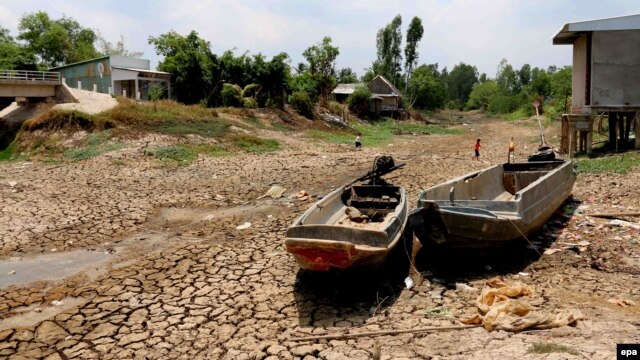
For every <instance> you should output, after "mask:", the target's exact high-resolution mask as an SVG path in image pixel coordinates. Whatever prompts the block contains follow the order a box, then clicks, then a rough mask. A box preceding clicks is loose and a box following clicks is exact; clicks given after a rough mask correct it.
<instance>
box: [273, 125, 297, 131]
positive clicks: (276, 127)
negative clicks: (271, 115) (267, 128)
mask: <svg viewBox="0 0 640 360" xmlns="http://www.w3.org/2000/svg"><path fill="white" fill-rule="evenodd" d="M271 126H272V127H273V129H274V130H277V131H280V132H291V131H293V129H292V128H291V127H289V126H287V125H285V124H281V123H272V124H271Z"/></svg>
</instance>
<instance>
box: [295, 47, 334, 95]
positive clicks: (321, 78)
mask: <svg viewBox="0 0 640 360" xmlns="http://www.w3.org/2000/svg"><path fill="white" fill-rule="evenodd" d="M339 54H340V50H339V49H338V47H335V46H333V45H331V38H330V37H328V36H325V37H324V38H323V39H322V41H321V42H319V43H317V44H315V45H312V46H311V47H309V48H308V49H306V50H305V51H304V52H303V53H302V56H304V58H305V59H306V60H307V62H308V63H309V74H311V76H312V77H313V78H314V79H315V82H316V86H317V93H319V94H320V96H322V98H323V99H325V100H326V99H327V96H328V95H329V93H330V92H331V90H332V89H333V88H334V87H335V85H336V83H337V80H336V77H335V73H336V64H335V63H336V58H337V57H338V55H339Z"/></svg>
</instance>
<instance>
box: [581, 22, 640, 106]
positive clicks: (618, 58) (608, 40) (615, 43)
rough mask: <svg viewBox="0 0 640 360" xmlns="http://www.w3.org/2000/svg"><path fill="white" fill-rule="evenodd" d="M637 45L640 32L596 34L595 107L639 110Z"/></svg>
mask: <svg viewBox="0 0 640 360" xmlns="http://www.w3.org/2000/svg"><path fill="white" fill-rule="evenodd" d="M638 44H640V30H628V31H596V32H594V33H593V65H592V66H593V69H592V81H591V100H592V101H591V105H592V106H625V105H626V106H640V86H638V84H640V51H638ZM574 47H575V45H574ZM574 66H575V65H574Z"/></svg>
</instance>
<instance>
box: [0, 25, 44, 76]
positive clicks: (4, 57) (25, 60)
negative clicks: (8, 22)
mask: <svg viewBox="0 0 640 360" xmlns="http://www.w3.org/2000/svg"><path fill="white" fill-rule="evenodd" d="M0 69H3V70H35V69H36V59H35V56H34V55H33V53H32V52H30V51H29V50H28V49H26V48H25V47H23V46H20V44H18V43H16V42H15V40H14V39H13V37H12V36H11V34H10V33H9V30H8V29H5V28H3V27H2V26H0Z"/></svg>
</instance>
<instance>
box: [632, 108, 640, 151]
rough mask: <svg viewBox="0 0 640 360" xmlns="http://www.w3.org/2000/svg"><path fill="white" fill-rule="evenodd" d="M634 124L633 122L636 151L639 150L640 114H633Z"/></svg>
mask: <svg viewBox="0 0 640 360" xmlns="http://www.w3.org/2000/svg"><path fill="white" fill-rule="evenodd" d="M633 117H634V122H633V129H634V131H635V133H636V140H635V143H636V144H635V145H636V146H635V148H636V150H639V149H640V114H639V113H637V112H636V113H634V116H633Z"/></svg>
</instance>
